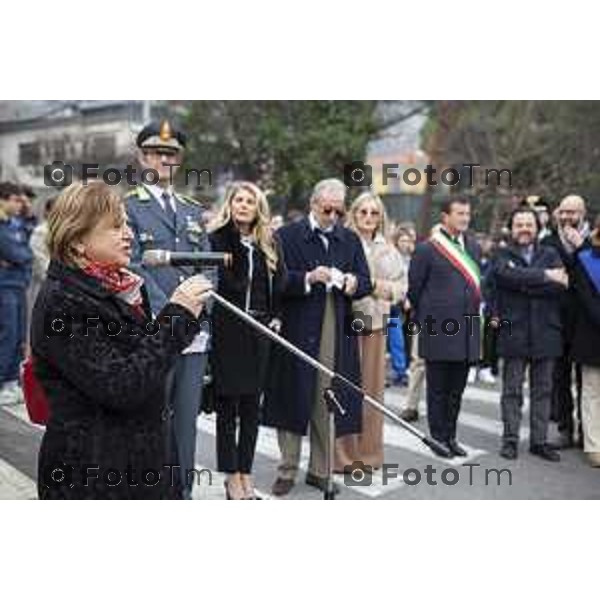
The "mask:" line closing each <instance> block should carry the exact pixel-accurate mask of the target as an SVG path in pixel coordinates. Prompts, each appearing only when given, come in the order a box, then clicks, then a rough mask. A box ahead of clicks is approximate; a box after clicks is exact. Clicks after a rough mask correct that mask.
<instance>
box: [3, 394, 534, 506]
mask: <svg viewBox="0 0 600 600" xmlns="http://www.w3.org/2000/svg"><path fill="white" fill-rule="evenodd" d="M476 391H477V392H478V391H479V390H476ZM484 392H487V393H488V394H489V393H491V392H489V391H487V390H484ZM387 396H388V393H386V400H387ZM394 396H399V394H394ZM495 396H496V403H498V394H497V392H496V393H495ZM390 400H391V402H390V404H392V403H394V404H397V398H393V399H392V398H391V399H390ZM394 400H395V401H396V402H394ZM477 400H481V397H480V396H479V395H478V396H477ZM2 410H5V411H7V412H9V413H10V414H12V415H13V416H15V417H17V418H19V419H20V420H22V421H24V422H25V423H27V424H28V425H30V426H31V427H34V428H39V429H43V427H41V426H39V425H35V424H33V423H31V422H30V421H29V417H28V415H27V410H26V407H25V405H24V404H22V403H19V404H12V405H9V406H3V407H2ZM461 425H463V426H465V427H470V428H473V429H475V430H478V431H482V432H485V433H488V434H491V435H493V436H495V437H498V438H499V437H500V435H501V433H502V423H501V421H500V419H491V418H487V417H483V416H481V415H479V414H475V413H472V412H469V411H467V410H462V411H461V414H460V417H459V427H460V426H461ZM197 427H198V429H199V431H201V432H202V433H204V434H209V435H211V436H215V435H216V418H215V416H214V415H200V416H199V417H198V419H197ZM521 432H522V435H523V437H526V436H528V435H529V428H528V427H526V426H522V428H521ZM384 444H385V446H386V447H391V448H396V449H400V450H404V451H408V452H410V453H411V454H414V455H417V456H421V457H425V458H427V459H430V460H432V461H436V462H438V463H442V464H446V465H448V466H457V465H461V464H462V463H464V462H468V461H470V460H472V459H474V458H476V457H479V456H482V455H485V454H487V452H486V451H485V450H483V449H481V448H476V447H471V446H468V445H466V444H462V445H463V446H464V447H465V449H466V450H467V452H468V456H467V457H466V458H460V457H455V458H452V459H445V458H442V457H438V456H436V455H434V454H433V453H432V452H431V450H430V449H429V448H428V447H427V446H425V445H424V444H423V443H422V442H421V441H420V440H419V439H417V438H416V437H414V436H413V435H412V434H411V433H409V432H408V431H405V430H404V429H402V428H401V427H399V426H398V425H396V424H393V423H389V422H386V423H385V424H384ZM257 452H258V453H259V454H260V455H262V456H265V457H267V458H269V459H271V460H273V461H275V462H278V461H279V459H280V451H279V444H278V441H277V432H276V431H275V430H274V429H271V428H267V427H261V429H260V433H259V438H258V442H257ZM309 455H310V448H309V443H308V440H307V439H306V438H305V439H303V442H302V446H301V455H300V464H299V468H300V470H301V471H303V472H306V471H307V470H308V463H309ZM196 468H197V469H198V470H201V469H202V468H207V467H206V466H201V465H197V466H196ZM212 476H213V484H212V486H211V485H207V484H206V483H205V482H203V481H202V480H201V482H200V485H196V486H195V487H194V498H198V499H217V498H219V499H222V498H223V497H224V495H225V494H224V479H225V477H224V475H223V474H221V473H218V472H216V471H212ZM23 477H24V478H25V479H27V480H28V481H29V482H31V480H30V479H29V478H27V477H26V476H25V475H23ZM336 480H337V481H338V482H339V483H340V484H342V485H343V484H344V479H343V475H337V476H336ZM33 485H34V486H35V483H33ZM404 485H405V484H404V482H403V480H402V472H399V473H398V477H397V478H396V479H390V480H389V481H388V482H387V483H386V484H385V485H384V484H383V481H382V473H381V471H379V470H378V471H375V472H374V473H373V476H372V483H371V485H369V486H355V485H352V486H348V487H351V488H352V489H353V490H354V491H355V492H357V493H359V494H362V495H365V496H367V497H371V498H375V497H379V496H381V495H383V494H387V493H389V492H392V491H393V490H397V489H398V488H399V487H402V486H404ZM257 495H259V496H261V497H263V498H268V499H271V498H272V497H271V496H270V495H269V494H268V493H266V492H264V491H262V490H260V489H257ZM13 497H14V496H13ZM33 497H35V490H34V492H33Z"/></svg>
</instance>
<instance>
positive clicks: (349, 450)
mask: <svg viewBox="0 0 600 600" xmlns="http://www.w3.org/2000/svg"><path fill="white" fill-rule="evenodd" d="M348 227H350V228H351V229H353V230H354V231H355V232H356V233H357V234H358V236H359V237H360V240H361V242H362V244H363V248H364V251H365V255H366V257H367V262H368V264H369V270H370V274H371V281H372V284H373V292H372V293H371V295H369V296H367V297H366V298H362V299H361V300H357V301H355V302H354V303H353V309H354V311H355V313H357V312H360V313H363V314H364V315H366V316H367V317H369V318H370V320H371V324H370V326H371V331H370V335H366V336H361V337H359V343H360V360H361V374H362V383H363V388H364V390H365V391H366V392H367V393H368V394H370V395H371V396H373V397H374V398H375V399H377V400H379V401H380V402H383V391H384V387H385V347H386V343H385V342H386V337H385V327H386V322H385V321H386V316H388V315H389V314H390V308H391V305H392V304H396V303H398V302H400V301H401V300H403V298H404V295H405V293H406V279H405V278H404V277H403V269H402V260H401V257H400V255H399V253H398V250H396V248H395V247H394V246H393V245H392V244H391V243H389V242H388V241H387V240H386V237H385V233H386V214H385V208H384V206H383V202H382V201H381V199H380V198H379V197H378V196H375V195H373V194H371V193H370V192H366V193H364V194H361V195H360V196H358V198H356V200H355V201H354V202H353V204H352V206H351V207H350V212H349V215H348ZM336 450H337V453H336V454H337V456H336V463H337V464H336V470H343V468H344V466H347V465H350V464H352V462H354V461H356V460H361V461H362V462H364V463H365V465H368V466H370V467H372V468H375V469H377V468H380V467H381V465H382V464H383V415H381V413H379V412H377V411H376V410H375V409H373V408H372V407H371V406H369V405H367V404H366V403H365V404H364V405H363V426H362V433H361V434H357V435H351V436H346V437H344V438H341V439H339V440H338V442H337V448H336Z"/></svg>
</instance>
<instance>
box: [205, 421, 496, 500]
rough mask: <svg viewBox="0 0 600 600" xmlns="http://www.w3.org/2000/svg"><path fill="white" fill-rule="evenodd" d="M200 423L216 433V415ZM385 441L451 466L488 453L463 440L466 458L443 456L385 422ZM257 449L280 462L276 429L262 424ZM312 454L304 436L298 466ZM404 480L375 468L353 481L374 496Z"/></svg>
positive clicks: (302, 466) (355, 488) (339, 477)
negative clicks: (365, 482) (366, 478)
mask: <svg viewBox="0 0 600 600" xmlns="http://www.w3.org/2000/svg"><path fill="white" fill-rule="evenodd" d="M197 427H198V429H199V431H200V432H202V433H203V434H208V435H212V436H215V435H216V420H215V417H214V416H212V415H211V416H206V415H201V416H200V417H198V420H197ZM383 435H384V444H385V445H386V446H392V447H394V448H399V449H402V450H407V451H409V452H411V453H413V454H417V455H420V456H423V457H426V458H428V459H430V460H434V461H439V462H442V463H444V464H446V465H449V466H458V465H461V464H463V463H465V462H468V461H470V460H472V459H474V458H476V457H478V456H482V455H484V454H487V452H485V451H484V450H481V449H479V448H473V447H471V446H467V445H465V444H463V446H464V448H465V450H466V451H467V452H468V456H467V457H466V458H461V457H455V458H451V459H450V458H442V457H439V456H436V455H435V454H433V452H431V450H430V449H429V448H428V447H427V446H425V445H424V444H423V442H421V441H420V440H419V439H417V438H416V437H415V436H413V435H412V434H411V433H409V432H408V431H405V430H403V429H401V428H400V427H398V426H397V425H391V424H385V425H384V434H383ZM256 451H257V452H258V453H259V454H261V455H263V456H266V457H268V458H270V459H271V460H273V461H275V462H278V461H279V460H280V458H281V454H280V451H279V444H278V443H277V433H276V431H275V430H273V429H271V428H268V427H263V428H261V429H260V432H259V436H258V441H257V444H256ZM309 456H310V449H309V445H308V440H307V439H306V438H303V440H302V447H301V454H300V465H299V469H300V470H301V471H304V472H306V471H307V470H308V461H309ZM336 481H337V482H338V483H340V484H342V485H344V476H343V475H336ZM403 485H404V482H403V480H402V473H401V472H400V473H399V475H398V478H396V479H391V480H390V481H388V482H387V483H386V484H385V485H384V484H383V475H382V473H381V471H380V470H378V471H375V472H374V473H373V475H372V483H371V484H370V485H369V486H361V485H350V486H348V487H351V488H352V490H353V491H355V492H357V493H359V494H363V495H365V496H369V497H371V498H375V497H378V496H381V495H383V494H387V493H390V492H392V491H393V490H395V489H398V488H399V487H402V486H403Z"/></svg>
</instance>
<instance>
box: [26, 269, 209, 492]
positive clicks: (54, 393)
mask: <svg viewBox="0 0 600 600" xmlns="http://www.w3.org/2000/svg"><path fill="white" fill-rule="evenodd" d="M144 298H145V312H146V315H149V314H150V312H149V306H148V302H147V295H146V294H145V292H144ZM175 316H177V317H178V318H170V317H175ZM57 318H58V319H59V320H58V321H57V320H55V319H57ZM61 320H62V321H63V322H64V324H65V330H63V331H62V332H60V334H59V335H57V331H58V330H59V329H60V326H61ZM157 321H158V323H159V326H160V327H159V329H158V331H156V327H154V328H152V327H150V328H149V329H146V330H145V332H144V331H142V330H143V329H144V327H145V325H146V324H147V323H149V317H144V316H142V315H138V314H137V313H135V311H134V310H133V309H132V308H131V307H130V306H129V305H128V304H127V303H125V302H124V301H123V300H121V299H120V298H118V297H116V296H115V295H114V294H112V293H111V292H109V291H108V290H106V289H105V288H104V287H103V286H102V285H101V284H100V283H99V282H98V281H97V280H96V279H94V278H93V277H90V276H88V275H86V274H85V273H83V272H82V271H80V270H77V269H73V268H70V267H67V266H65V265H63V264H61V263H58V262H52V263H51V264H50V267H49V270H48V278H47V280H46V282H45V284H44V286H43V287H42V289H41V291H40V294H39V296H38V298H37V301H36V304H35V307H34V310H33V318H32V353H33V358H34V361H35V363H34V364H35V373H36V376H37V378H38V380H39V381H40V383H41V385H42V387H43V388H44V390H45V392H46V395H47V397H48V401H49V404H50V412H51V415H50V420H49V422H48V424H47V427H46V432H45V434H44V437H43V440H42V444H41V448H40V454H39V463H38V494H39V497H40V498H41V499H112V498H115V499H146V498H155V499H158V498H170V497H178V496H179V490H178V489H176V488H175V486H174V485H172V483H173V482H176V481H177V472H176V471H175V470H174V468H171V467H165V466H164V465H167V464H170V463H173V462H174V461H171V457H172V453H171V441H170V438H169V435H168V431H169V420H170V416H171V411H170V410H169V408H168V407H167V406H166V394H165V388H166V380H167V377H168V376H169V372H170V370H171V368H172V367H173V365H174V362H175V359H176V357H177V356H178V355H179V353H180V352H181V351H182V350H183V349H184V348H185V347H186V346H187V345H189V343H190V342H191V341H192V339H193V337H194V334H195V333H196V332H197V331H198V329H197V324H196V322H195V321H194V318H193V315H192V314H191V313H190V312H189V311H188V310H186V309H185V308H183V307H182V306H179V305H177V304H172V303H169V304H167V305H166V306H165V308H164V309H163V310H162V312H161V314H160V315H159V317H158V319H157ZM110 322H114V323H113V325H112V326H111V327H110V331H111V332H112V333H113V334H114V333H115V332H116V331H117V329H116V328H117V323H118V324H119V326H121V331H120V332H119V333H118V334H116V335H112V336H111V335H109V329H108V328H109V326H108V323H110ZM52 325H53V327H52ZM154 325H156V323H154ZM151 333H154V335H151ZM86 473H87V474H88V476H86ZM115 484H116V485H115Z"/></svg>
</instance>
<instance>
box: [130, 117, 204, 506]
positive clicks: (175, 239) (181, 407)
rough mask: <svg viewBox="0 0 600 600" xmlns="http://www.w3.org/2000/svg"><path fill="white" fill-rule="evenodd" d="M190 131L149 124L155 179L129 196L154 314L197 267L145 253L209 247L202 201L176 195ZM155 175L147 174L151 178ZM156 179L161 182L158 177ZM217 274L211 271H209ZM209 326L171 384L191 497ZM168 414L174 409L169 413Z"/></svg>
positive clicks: (148, 158)
mask: <svg viewBox="0 0 600 600" xmlns="http://www.w3.org/2000/svg"><path fill="white" fill-rule="evenodd" d="M185 144H186V139H185V135H184V134H183V133H182V132H181V131H179V130H177V129H175V128H173V127H172V126H171V124H170V123H169V122H168V121H166V120H163V121H162V122H160V123H150V124H149V125H147V126H146V127H144V128H143V129H142V130H141V131H140V133H139V134H138V137H137V146H138V149H139V150H138V153H139V156H138V161H139V162H140V164H141V166H142V167H143V168H144V170H148V171H147V172H148V173H150V174H151V175H154V174H157V175H158V177H157V178H155V181H154V183H150V182H149V183H139V184H138V185H137V187H135V188H134V189H133V190H132V191H130V192H129V193H128V194H127V196H126V203H127V213H128V217H129V225H130V227H131V229H132V231H133V233H134V243H133V253H132V268H133V269H134V270H136V271H137V272H138V273H139V274H140V275H142V276H143V277H144V280H145V283H146V286H147V289H148V293H149V296H150V304H151V307H152V312H153V313H154V314H158V313H159V312H160V309H161V308H162V307H163V306H164V305H165V304H166V303H167V300H168V298H169V297H170V296H171V294H172V293H173V291H174V290H175V288H176V287H177V286H178V285H179V283H180V282H182V281H183V280H184V279H187V278H188V277H190V276H191V275H193V274H194V270H193V268H192V267H171V266H167V267H157V268H151V267H147V266H144V265H143V264H142V261H141V257H142V254H143V252H144V251H146V250H149V249H157V250H170V251H171V252H176V251H177V252H201V251H206V250H209V249H210V245H209V241H208V236H207V234H206V231H205V229H204V225H203V222H202V212H203V211H202V209H201V207H200V206H199V205H198V204H197V202H196V201H195V200H193V199H191V198H187V197H185V196H183V195H182V194H179V193H177V192H176V191H175V190H174V188H173V177H174V175H175V173H176V171H177V168H178V167H177V165H180V164H181V162H182V158H183V152H184V149H185ZM151 178H152V177H151V176H148V177H145V178H144V179H145V180H146V181H149V180H151ZM156 179H157V180H156ZM205 274H207V275H209V276H210V275H212V274H211V273H205ZM208 338H209V336H208V327H206V328H203V330H202V332H201V333H200V334H199V335H198V336H197V337H196V339H195V340H194V342H193V343H192V344H191V345H190V347H189V348H186V350H184V352H183V354H182V355H181V356H180V357H179V360H178V361H177V364H176V366H175V369H174V371H173V374H172V378H171V383H170V384H169V388H170V389H169V394H168V396H169V398H170V402H171V408H172V415H171V416H172V418H173V434H174V437H175V448H176V452H177V465H178V466H179V468H178V469H173V473H178V474H179V483H180V485H181V486H182V495H183V498H185V499H190V498H191V494H192V486H193V482H194V477H195V475H194V474H193V473H191V472H190V471H191V469H193V468H194V464H195V463H194V455H195V449H196V417H197V415H198V409H199V404H200V402H201V394H202V382H203V377H204V371H205V369H206V361H207V349H208V347H207V344H208V341H209V340H208ZM167 412H169V411H167Z"/></svg>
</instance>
